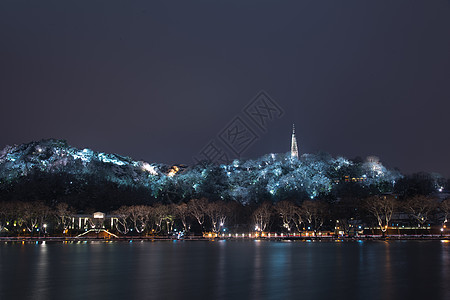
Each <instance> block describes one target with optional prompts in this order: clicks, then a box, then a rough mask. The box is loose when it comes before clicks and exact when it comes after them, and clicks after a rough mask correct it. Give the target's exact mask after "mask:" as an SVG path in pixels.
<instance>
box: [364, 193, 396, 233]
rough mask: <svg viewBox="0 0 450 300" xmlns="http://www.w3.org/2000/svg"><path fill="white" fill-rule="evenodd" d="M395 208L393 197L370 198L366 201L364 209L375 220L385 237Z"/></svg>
mask: <svg viewBox="0 0 450 300" xmlns="http://www.w3.org/2000/svg"><path fill="white" fill-rule="evenodd" d="M395 207H396V200H395V198H394V197H393V196H372V197H369V198H368V199H367V201H366V208H367V210H368V211H369V212H370V213H371V214H372V215H373V216H374V217H375V218H376V220H377V223H378V226H379V227H380V230H381V232H382V234H383V236H385V235H386V231H387V228H388V225H389V222H390V221H391V218H392V214H393V213H394V209H395Z"/></svg>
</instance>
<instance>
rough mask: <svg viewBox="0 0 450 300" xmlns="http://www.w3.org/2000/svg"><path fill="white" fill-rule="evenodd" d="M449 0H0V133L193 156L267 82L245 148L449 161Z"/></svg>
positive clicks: (252, 153) (136, 155) (405, 166)
mask: <svg viewBox="0 0 450 300" xmlns="http://www.w3.org/2000/svg"><path fill="white" fill-rule="evenodd" d="M449 15H450V2H449V1H421V2H419V1H418V2H411V1H407V0H398V1H387V0H386V1H371V2H369V1H367V2H366V1H358V0H350V1H345V2H344V1H342V2H341V1H332V0H324V1H256V0H248V1H237V0H236V1H226V2H219V1H214V2H211V1H196V0H194V1H189V2H185V1H171V2H170V3H169V2H162V3H148V2H147V1H137V2H133V3H128V2H123V1H107V2H102V1H99V2H93V1H77V2H74V3H68V2H59V1H39V2H31V1H1V2H0V100H1V104H2V107H1V110H0V127H1V131H0V132H1V133H0V148H3V147H4V146H6V145H12V144H20V143H27V142H30V141H33V140H34V141H36V140H40V139H43V138H57V139H65V140H67V141H68V143H69V144H70V145H73V146H75V147H79V148H91V149H93V150H96V151H102V152H108V153H117V154H121V155H126V156H130V157H132V158H133V159H136V160H140V159H142V160H145V161H150V162H161V163H169V164H170V163H184V164H192V163H193V157H194V156H197V155H198V153H199V151H200V150H201V149H202V148H203V147H205V145H207V144H208V142H209V141H210V140H211V139H214V138H217V137H218V136H219V135H220V133H221V132H222V131H223V130H224V129H225V128H226V127H227V124H230V122H231V121H232V120H234V118H236V117H238V116H242V120H244V121H246V120H247V121H248V119H246V117H245V113H244V108H245V107H246V105H247V104H248V103H249V102H250V101H251V100H252V99H253V98H254V97H255V96H256V95H257V94H258V92H259V91H261V90H264V91H266V92H267V93H268V94H269V95H270V96H271V97H272V99H273V100H274V101H275V102H276V103H277V104H278V105H279V106H280V107H281V108H282V110H283V114H282V115H280V117H279V118H275V119H274V120H272V121H270V122H269V123H268V124H267V126H266V127H265V128H264V130H261V129H260V128H258V127H257V126H255V124H252V126H253V127H252V128H253V130H254V131H255V134H256V135H257V138H255V140H254V142H252V144H251V145H250V146H249V147H248V148H246V150H245V151H243V153H242V156H243V157H245V158H256V157H258V156H261V155H263V154H267V153H286V152H289V151H290V147H291V145H290V143H291V134H292V124H293V123H295V128H296V137H297V142H298V149H299V153H300V154H302V153H317V152H318V151H324V152H328V153H330V154H331V155H333V156H338V155H342V156H345V157H347V158H354V157H356V156H360V157H362V158H365V157H367V156H370V155H375V156H378V157H379V158H380V160H381V162H382V163H383V164H384V165H386V166H388V167H390V168H394V167H398V168H399V169H400V170H401V171H402V172H404V173H412V172H418V171H426V172H437V173H440V174H442V175H444V176H446V177H450V167H449V166H450V155H448V152H449V150H450V139H449V137H448V136H449V134H448V129H449V121H448V113H449V111H450V101H449V100H450V38H449V37H450V18H449V17H448V16H449Z"/></svg>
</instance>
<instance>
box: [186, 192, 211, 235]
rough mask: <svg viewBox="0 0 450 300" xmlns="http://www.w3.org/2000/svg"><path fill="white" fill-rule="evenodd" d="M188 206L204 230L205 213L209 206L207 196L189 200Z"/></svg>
mask: <svg viewBox="0 0 450 300" xmlns="http://www.w3.org/2000/svg"><path fill="white" fill-rule="evenodd" d="M188 207H189V211H190V213H191V215H192V216H193V217H194V218H195V219H196V220H197V222H198V224H199V225H200V227H201V230H202V231H203V223H204V222H205V213H206V210H207V208H208V200H206V198H201V199H191V200H190V201H189V202H188Z"/></svg>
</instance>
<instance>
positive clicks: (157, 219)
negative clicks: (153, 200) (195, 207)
mask: <svg viewBox="0 0 450 300" xmlns="http://www.w3.org/2000/svg"><path fill="white" fill-rule="evenodd" d="M169 215H170V213H169V208H168V206H166V205H163V204H160V203H157V204H155V205H154V206H153V209H152V219H153V222H154V224H155V225H156V230H155V231H156V232H161V230H162V224H163V221H164V220H166V218H167V217H168V216H169Z"/></svg>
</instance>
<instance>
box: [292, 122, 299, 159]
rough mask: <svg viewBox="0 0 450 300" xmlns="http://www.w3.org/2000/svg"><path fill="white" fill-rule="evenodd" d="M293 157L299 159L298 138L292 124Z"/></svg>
mask: <svg viewBox="0 0 450 300" xmlns="http://www.w3.org/2000/svg"><path fill="white" fill-rule="evenodd" d="M291 157H295V158H297V159H298V146H297V138H296V137H295V125H294V124H292V139H291Z"/></svg>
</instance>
